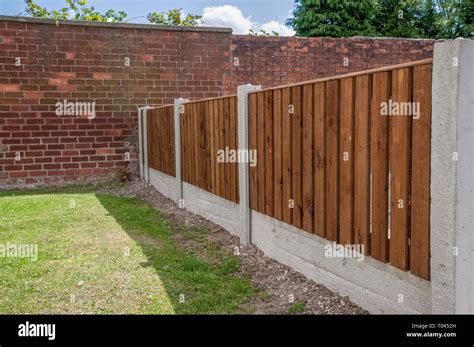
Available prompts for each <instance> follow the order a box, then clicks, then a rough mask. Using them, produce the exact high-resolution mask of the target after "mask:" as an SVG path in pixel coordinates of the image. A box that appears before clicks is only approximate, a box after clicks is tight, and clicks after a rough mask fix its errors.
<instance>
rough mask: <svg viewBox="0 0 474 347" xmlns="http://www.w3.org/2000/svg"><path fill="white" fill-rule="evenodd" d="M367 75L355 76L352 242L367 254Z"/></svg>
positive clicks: (368, 126) (368, 111)
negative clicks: (362, 248)
mask: <svg viewBox="0 0 474 347" xmlns="http://www.w3.org/2000/svg"><path fill="white" fill-rule="evenodd" d="M371 81H372V76H371V75H365V76H359V77H356V79H355V90H356V95H355V110H354V114H355V116H354V243H356V244H359V245H362V246H363V247H364V254H366V255H369V254H370V166H369V161H370V118H369V114H370V95H371Z"/></svg>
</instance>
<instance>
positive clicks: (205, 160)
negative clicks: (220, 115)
mask: <svg viewBox="0 0 474 347" xmlns="http://www.w3.org/2000/svg"><path fill="white" fill-rule="evenodd" d="M207 104H208V103H207V102H201V103H200V106H201V107H200V109H199V111H200V116H201V117H200V119H201V127H200V136H201V160H202V169H201V175H202V179H203V181H202V184H203V186H202V188H203V189H206V190H209V183H208V181H209V171H208V170H209V154H208V151H207V148H208V141H209V140H208V134H207V125H206V122H207V108H206V107H207Z"/></svg>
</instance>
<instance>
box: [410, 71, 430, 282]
mask: <svg viewBox="0 0 474 347" xmlns="http://www.w3.org/2000/svg"><path fill="white" fill-rule="evenodd" d="M431 75H432V65H431V64H429V65H421V66H417V67H414V68H413V101H414V102H415V103H418V104H419V111H420V113H419V115H418V116H416V117H414V118H413V128H412V159H411V165H412V168H411V182H412V184H411V232H410V241H411V242H410V271H411V272H412V274H414V275H416V276H419V277H421V278H423V279H425V280H429V279H430V158H431Z"/></svg>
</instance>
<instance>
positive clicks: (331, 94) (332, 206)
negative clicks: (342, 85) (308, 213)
mask: <svg viewBox="0 0 474 347" xmlns="http://www.w3.org/2000/svg"><path fill="white" fill-rule="evenodd" d="M325 99H326V101H327V102H326V105H325V106H326V119H327V122H326V238H327V239H328V240H330V241H337V240H338V233H339V223H338V220H339V218H338V217H339V216H338V212H339V193H338V188H339V187H338V175H339V173H338V170H339V167H338V166H339V165H338V164H339V141H338V140H339V81H338V80H335V81H329V82H327V84H326V98H325Z"/></svg>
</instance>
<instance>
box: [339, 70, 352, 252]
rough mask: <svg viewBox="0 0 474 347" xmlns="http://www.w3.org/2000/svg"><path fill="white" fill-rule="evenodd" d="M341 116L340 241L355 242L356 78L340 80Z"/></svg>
mask: <svg viewBox="0 0 474 347" xmlns="http://www.w3.org/2000/svg"><path fill="white" fill-rule="evenodd" d="M340 85H341V91H340V116H339V242H340V243H341V244H343V245H352V244H353V242H354V234H353V228H354V223H353V220H354V217H353V216H354V176H353V171H354V150H353V146H354V142H353V138H354V135H353V132H354V79H353V78H344V79H342V80H341V81H340Z"/></svg>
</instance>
